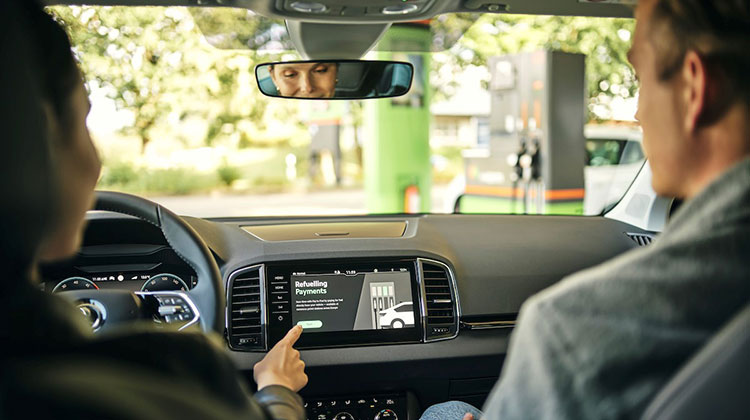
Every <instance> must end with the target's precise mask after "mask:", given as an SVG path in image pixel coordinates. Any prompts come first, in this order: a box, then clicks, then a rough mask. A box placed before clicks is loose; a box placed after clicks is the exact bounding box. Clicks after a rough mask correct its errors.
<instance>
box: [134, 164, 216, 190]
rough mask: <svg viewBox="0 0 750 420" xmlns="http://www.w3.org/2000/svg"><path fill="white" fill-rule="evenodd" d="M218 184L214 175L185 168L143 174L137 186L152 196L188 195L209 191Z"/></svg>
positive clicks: (158, 170) (151, 171)
mask: <svg viewBox="0 0 750 420" xmlns="http://www.w3.org/2000/svg"><path fill="white" fill-rule="evenodd" d="M215 184H216V178H215V177H214V176H213V175H205V174H199V173H196V172H195V171H191V170H189V169H184V168H172V169H155V170H150V171H147V172H144V173H143V176H141V177H140V179H139V180H138V183H137V185H136V186H135V187H136V188H137V189H138V191H144V192H148V193H152V194H173V195H186V194H192V193H196V192H202V191H208V190H210V189H211V188H212V187H213V186H214V185H215Z"/></svg>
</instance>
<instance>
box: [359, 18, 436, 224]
mask: <svg viewBox="0 0 750 420" xmlns="http://www.w3.org/2000/svg"><path fill="white" fill-rule="evenodd" d="M430 41H431V34H430V30H429V26H427V25H409V26H393V27H391V29H390V30H388V32H387V33H386V34H385V36H384V37H383V39H382V40H381V41H380V46H381V47H383V46H385V48H382V49H388V50H394V51H409V50H411V51H415V50H416V51H429V48H430ZM415 47H416V48H415ZM378 59H380V60H397V61H407V60H408V61H411V62H412V64H414V65H415V75H414V79H415V80H414V82H413V83H412V88H411V90H410V92H409V94H407V96H405V97H402V98H386V99H376V100H371V101H366V103H365V109H364V132H365V133H367V136H368V137H367V138H366V141H365V144H364V150H363V152H364V169H365V191H366V193H367V210H368V212H369V213H403V212H404V211H405V210H406V209H405V200H404V197H405V193H406V190H407V188H409V187H410V186H416V187H417V188H418V190H419V206H418V211H419V212H430V211H431V198H430V190H431V188H432V176H431V169H430V105H429V104H430V97H429V93H430V92H429V85H428V83H429V67H430V61H429V59H430V56H429V54H425V53H391V52H379V53H378ZM420 67H421V68H420ZM417 73H418V74H417Z"/></svg>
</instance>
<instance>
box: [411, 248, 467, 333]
mask: <svg viewBox="0 0 750 420" xmlns="http://www.w3.org/2000/svg"><path fill="white" fill-rule="evenodd" d="M418 262H419V272H420V278H421V282H422V298H423V300H424V302H423V303H424V305H423V308H424V314H423V320H424V334H425V341H435V340H443V339H448V338H454V337H455V336H456V334H457V332H458V305H457V299H456V285H455V281H454V278H453V275H452V273H451V271H450V269H449V268H448V266H446V265H445V264H443V263H441V262H438V261H432V260H424V259H419V260H418Z"/></svg>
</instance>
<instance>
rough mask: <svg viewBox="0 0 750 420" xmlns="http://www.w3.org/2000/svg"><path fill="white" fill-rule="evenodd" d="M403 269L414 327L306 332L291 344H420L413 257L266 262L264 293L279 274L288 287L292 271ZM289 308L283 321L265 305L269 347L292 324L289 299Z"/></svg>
mask: <svg viewBox="0 0 750 420" xmlns="http://www.w3.org/2000/svg"><path fill="white" fill-rule="evenodd" d="M401 268H406V269H407V270H408V272H409V277H410V279H411V292H412V299H413V300H412V301H413V303H414V305H413V313H414V327H410V328H400V329H384V330H356V331H326V332H316V331H308V332H303V334H302V336H301V337H300V338H299V340H298V341H297V345H296V346H295V347H297V348H300V349H307V348H330V347H348V346H366V345H383V344H405V343H420V342H421V341H422V337H423V329H422V316H421V313H420V307H421V304H420V302H421V287H420V285H419V280H418V277H417V276H418V274H417V270H418V266H417V263H416V260H415V259H385V260H384V259H378V260H351V259H346V260H326V261H316V260H312V261H294V262H287V263H271V264H267V265H266V282H267V285H266V293H267V294H270V293H271V287H270V286H271V282H272V281H274V279H276V281H278V279H279V278H280V277H283V278H284V281H287V282H289V286H290V288H291V276H292V273H295V272H306V273H319V272H320V273H333V272H334V271H336V270H339V271H341V272H346V271H356V272H363V271H367V272H372V271H373V270H375V269H377V270H378V271H382V272H388V271H391V270H392V269H393V270H400V269H401ZM270 301H271V297H270V296H267V302H270ZM289 304H290V311H289V315H288V316H283V318H284V319H283V320H280V318H282V317H280V316H279V315H283V314H274V313H273V311H271V308H270V307H269V308H266V310H267V311H268V312H267V313H268V318H267V319H268V329H267V332H268V343H269V348H270V347H272V346H273V345H274V344H275V343H277V342H278V341H279V340H280V339H281V338H282V337H283V336H284V335H285V334H286V332H287V331H288V330H289V329H290V328H291V327H292V313H291V312H292V311H291V300H290V302H289Z"/></svg>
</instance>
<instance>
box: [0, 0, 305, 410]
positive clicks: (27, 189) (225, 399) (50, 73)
mask: <svg viewBox="0 0 750 420" xmlns="http://www.w3.org/2000/svg"><path fill="white" fill-rule="evenodd" d="M89 108H90V105H89V102H88V98H87V94H86V90H85V88H84V85H83V80H82V77H81V74H80V72H79V70H78V67H77V65H76V63H75V60H74V58H73V55H72V52H71V47H70V42H69V40H68V38H67V35H66V34H65V32H64V31H63V30H62V28H60V26H59V25H57V23H55V22H54V20H52V18H51V17H50V16H49V15H47V14H46V13H45V12H44V11H43V10H42V8H41V7H40V6H39V5H38V4H36V3H35V2H33V1H27V0H4V1H2V2H0V118H2V120H3V134H2V147H3V152H4V153H2V154H0V171H1V172H0V194H2V197H3V205H2V206H0V267H2V269H3V270H4V271H3V273H4V274H5V275H4V279H3V284H2V286H3V289H2V292H0V315H1V316H2V317H3V320H2V322H0V345H1V346H2V352H1V353H2V356H1V357H0V418H16V417H23V418H41V417H42V416H45V417H50V416H51V417H54V418H61V417H62V418H67V417H73V416H75V417H77V418H122V419H125V418H157V417H158V418H232V419H237V418H251V419H267V418H283V419H301V418H304V416H305V413H304V409H303V408H302V401H301V398H300V397H299V396H298V395H297V394H296V391H298V390H299V389H301V388H302V387H303V386H304V385H305V384H306V383H307V376H306V375H305V374H304V363H303V362H302V361H301V360H300V358H299V352H297V351H296V350H294V349H293V348H292V345H293V344H294V342H295V341H296V339H297V338H298V337H299V334H300V333H301V329H300V328H299V327H297V328H295V329H292V330H291V331H290V332H289V334H287V337H286V338H285V339H283V340H282V341H281V342H280V343H279V344H278V345H277V346H275V347H274V348H273V349H272V350H271V351H270V352H269V353H268V354H267V355H266V357H265V358H264V359H263V360H262V361H261V362H260V363H258V364H257V365H256V366H255V368H254V376H255V381H256V382H257V384H258V388H259V389H260V391H259V392H258V393H256V394H255V396H254V397H252V396H251V395H250V393H249V392H247V390H246V387H245V384H244V382H243V381H242V379H241V378H240V377H239V376H238V374H237V372H236V370H235V369H234V366H233V365H232V363H231V361H230V360H229V359H228V358H227V356H226V355H225V354H224V352H223V349H222V348H221V346H220V345H219V344H218V343H219V342H220V340H218V339H216V337H211V336H208V335H204V334H197V333H162V332H155V331H138V332H133V333H126V332H123V333H121V334H118V335H111V336H109V337H98V338H95V337H93V335H92V334H91V332H90V328H89V327H88V326H87V325H85V324H84V322H83V319H82V317H80V316H77V314H76V313H75V311H76V310H75V308H74V307H72V305H70V304H68V303H67V302H65V301H63V300H61V299H59V298H57V297H55V296H52V295H48V294H45V293H44V292H41V291H39V290H38V288H37V287H36V286H35V284H36V283H38V274H37V264H38V263H40V262H45V261H55V260H60V259H64V258H68V257H71V256H73V255H74V254H75V253H76V252H77V250H78V248H79V246H80V244H81V238H82V233H83V229H84V225H85V215H86V211H87V210H89V209H91V208H92V205H93V201H94V187H95V185H96V182H97V179H98V177H99V172H100V168H101V165H100V162H99V158H98V156H97V153H96V150H95V148H94V146H93V143H92V142H91V138H90V137H89V133H88V130H87V128H86V116H87V114H88V111H89Z"/></svg>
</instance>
